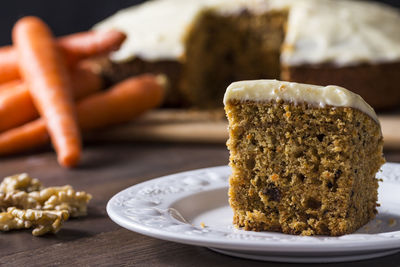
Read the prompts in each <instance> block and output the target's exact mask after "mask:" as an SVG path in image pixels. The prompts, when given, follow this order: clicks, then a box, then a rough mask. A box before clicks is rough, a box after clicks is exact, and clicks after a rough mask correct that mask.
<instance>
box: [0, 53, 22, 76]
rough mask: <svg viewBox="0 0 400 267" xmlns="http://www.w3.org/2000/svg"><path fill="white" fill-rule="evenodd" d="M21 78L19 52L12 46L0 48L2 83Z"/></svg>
mask: <svg viewBox="0 0 400 267" xmlns="http://www.w3.org/2000/svg"><path fill="white" fill-rule="evenodd" d="M18 78H19V69H18V64H17V53H16V51H15V50H14V49H13V48H12V47H11V46H5V47H1V48H0V83H4V82H8V81H12V80H15V79H18Z"/></svg>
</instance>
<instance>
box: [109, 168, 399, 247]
mask: <svg viewBox="0 0 400 267" xmlns="http://www.w3.org/2000/svg"><path fill="white" fill-rule="evenodd" d="M385 167H386V168H395V169H397V170H398V172H400V164H398V163H385V165H384V168H385ZM227 170H229V172H228V174H229V173H230V168H229V166H217V167H209V168H202V169H196V170H190V171H185V172H180V173H174V174H170V175H166V176H162V177H159V178H154V179H151V180H148V181H145V182H142V183H139V184H136V185H133V186H130V187H128V188H126V189H124V190H122V191H120V192H119V193H117V194H116V195H114V196H113V197H112V198H111V199H110V200H109V202H108V203H107V213H108V215H109V216H110V218H111V219H112V220H113V221H114V222H115V223H117V224H118V225H120V226H122V227H124V228H126V229H128V230H131V231H134V232H138V233H140V234H143V235H147V236H151V237H154V238H158V239H162V240H167V241H173V242H178V243H183V244H189V245H197V246H203V247H212V248H217V249H228V250H241V251H243V250H247V251H257V252H262V251H264V252H299V253H307V252H308V253H313V254H315V253H316V252H317V253H322V252H323V253H328V254H337V253H340V252H343V253H352V252H365V251H384V250H395V249H398V248H400V231H393V232H391V233H395V234H397V235H399V237H398V238H391V239H389V238H387V239H386V238H385V234H386V235H387V233H383V234H373V235H374V236H380V237H383V239H382V240H374V241H373V242H370V241H365V240H349V239H346V240H337V238H338V237H324V238H326V239H325V240H324V241H320V240H318V242H317V243H314V242H310V240H312V239H314V238H320V237H304V236H292V235H285V234H281V233H274V232H264V233H266V234H272V235H274V234H280V235H284V236H290V237H297V238H298V239H297V240H295V241H291V242H295V243H294V244H293V243H292V244H290V243H275V242H274V241H273V240H271V241H265V240H236V239H228V240H227V239H223V238H212V237H210V236H193V235H188V234H182V233H172V232H168V231H165V230H163V229H157V228H151V227H148V226H145V225H142V224H140V223H137V222H134V221H132V220H131V219H129V218H128V217H126V216H123V215H121V214H120V213H119V212H118V211H116V210H115V207H113V205H114V203H115V202H116V201H117V198H118V197H121V196H124V195H126V194H128V193H129V192H131V191H132V190H133V189H138V188H142V187H145V186H147V185H152V184H155V183H157V182H159V181H164V180H166V179H176V178H178V177H181V176H184V175H185V176H188V175H189V176H191V175H196V174H199V173H202V172H205V171H206V172H219V171H227ZM399 177H400V176H399ZM396 179H398V177H396ZM384 183H394V184H396V185H400V181H397V180H396V181H394V180H393V181H384ZM223 187H224V185H223V184H222V182H221V183H220V184H218V186H214V187H213V188H212V189H208V190H214V189H218V188H223ZM226 187H227V184H226ZM203 191H207V190H203ZM203 191H198V192H203ZM196 193H197V192H196ZM187 195H190V193H181V194H180V195H179V197H178V198H177V199H179V198H183V197H185V196H187ZM169 202H171V201H169ZM176 222H177V220H176V221H175V223H176ZM182 224H183V223H182ZM193 228H194V229H196V230H199V231H202V228H200V227H193ZM246 233H250V234H251V233H252V232H247V231H246ZM255 233H259V232H255ZM352 235H359V234H352ZM363 235H366V234H363ZM347 236H351V235H347ZM299 239H302V241H305V240H306V239H307V240H308V241H307V242H300V241H298V240H299Z"/></svg>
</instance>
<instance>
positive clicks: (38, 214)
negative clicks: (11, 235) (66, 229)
mask: <svg viewBox="0 0 400 267" xmlns="http://www.w3.org/2000/svg"><path fill="white" fill-rule="evenodd" d="M68 217H69V214H68V211H66V210H61V211H54V210H32V209H27V210H20V209H17V208H14V207H10V208H8V209H7V212H2V213H0V230H2V231H9V230H13V229H28V228H31V227H34V229H33V231H32V234H33V235H34V236H39V235H43V234H46V233H49V232H50V233H57V232H58V231H59V230H60V228H61V226H62V224H63V223H64V222H65V221H66V220H67V219H68Z"/></svg>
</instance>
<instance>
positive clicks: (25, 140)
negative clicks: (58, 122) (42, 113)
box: [0, 119, 50, 156]
mask: <svg viewBox="0 0 400 267" xmlns="http://www.w3.org/2000/svg"><path fill="white" fill-rule="evenodd" d="M49 142H50V136H49V134H48V133H47V129H46V124H45V122H44V120H43V119H37V120H34V121H31V122H29V123H27V124H24V125H22V126H19V127H17V128H14V129H11V130H8V131H6V132H3V133H0V155H2V156H5V155H11V154H15V153H18V152H23V151H29V150H31V149H33V148H38V147H41V146H43V145H45V144H48V143H49Z"/></svg>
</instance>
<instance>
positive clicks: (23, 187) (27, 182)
mask: <svg viewBox="0 0 400 267" xmlns="http://www.w3.org/2000/svg"><path fill="white" fill-rule="evenodd" d="M42 188H43V186H42V183H41V182H40V181H39V180H38V179H35V178H31V177H30V176H29V175H28V174H26V173H21V174H15V175H12V176H8V177H6V178H4V179H3V182H1V183H0V192H4V193H9V192H14V191H17V190H18V191H25V192H33V191H38V190H40V189H42Z"/></svg>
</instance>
